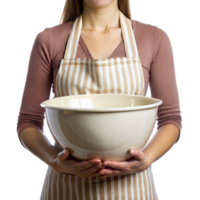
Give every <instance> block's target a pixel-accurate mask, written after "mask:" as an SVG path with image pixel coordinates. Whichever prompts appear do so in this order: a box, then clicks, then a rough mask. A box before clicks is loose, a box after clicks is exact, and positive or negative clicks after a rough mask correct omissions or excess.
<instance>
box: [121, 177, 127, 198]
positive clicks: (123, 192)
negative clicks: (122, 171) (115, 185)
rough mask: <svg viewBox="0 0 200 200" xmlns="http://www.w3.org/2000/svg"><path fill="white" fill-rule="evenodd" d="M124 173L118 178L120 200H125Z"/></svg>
mask: <svg viewBox="0 0 200 200" xmlns="http://www.w3.org/2000/svg"><path fill="white" fill-rule="evenodd" d="M124 177H125V176H124V175H122V176H121V177H120V179H121V196H122V198H121V200H126V199H125V187H124V184H125V182H124V181H125V180H124Z"/></svg>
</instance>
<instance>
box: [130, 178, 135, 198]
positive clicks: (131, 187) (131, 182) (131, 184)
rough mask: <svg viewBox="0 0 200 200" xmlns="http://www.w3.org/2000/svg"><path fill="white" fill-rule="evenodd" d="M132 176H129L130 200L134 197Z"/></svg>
mask: <svg viewBox="0 0 200 200" xmlns="http://www.w3.org/2000/svg"><path fill="white" fill-rule="evenodd" d="M133 176H134V174H130V189H131V199H135V195H134V187H135V184H134V182H133Z"/></svg>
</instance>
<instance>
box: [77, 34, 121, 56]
mask: <svg viewBox="0 0 200 200" xmlns="http://www.w3.org/2000/svg"><path fill="white" fill-rule="evenodd" d="M80 42H81V43H82V44H83V46H82V48H83V50H84V51H85V53H86V55H87V56H88V57H89V58H91V59H94V58H93V57H92V54H91V53H90V51H89V49H88V47H87V45H86V44H85V42H84V40H83V38H82V37H81V36H80ZM122 43H123V39H122V40H121V42H119V44H118V45H117V47H116V48H115V49H114V51H113V52H112V53H111V55H110V56H109V57H108V58H106V59H110V58H113V57H114V56H115V55H116V54H117V53H118V51H119V50H120V49H121V46H122Z"/></svg>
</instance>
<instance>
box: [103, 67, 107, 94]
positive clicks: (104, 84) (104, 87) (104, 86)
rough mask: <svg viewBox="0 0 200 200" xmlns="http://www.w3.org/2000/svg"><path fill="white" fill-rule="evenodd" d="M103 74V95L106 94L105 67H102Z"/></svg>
mask: <svg viewBox="0 0 200 200" xmlns="http://www.w3.org/2000/svg"><path fill="white" fill-rule="evenodd" d="M102 73H103V93H107V81H108V80H107V76H106V67H102Z"/></svg>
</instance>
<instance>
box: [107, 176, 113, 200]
mask: <svg viewBox="0 0 200 200" xmlns="http://www.w3.org/2000/svg"><path fill="white" fill-rule="evenodd" d="M112 178H113V177H112ZM111 182H112V179H111V177H107V193H108V199H111V191H112V185H111Z"/></svg>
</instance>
